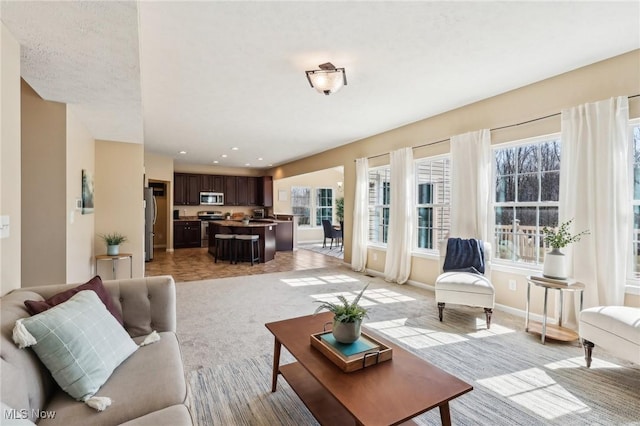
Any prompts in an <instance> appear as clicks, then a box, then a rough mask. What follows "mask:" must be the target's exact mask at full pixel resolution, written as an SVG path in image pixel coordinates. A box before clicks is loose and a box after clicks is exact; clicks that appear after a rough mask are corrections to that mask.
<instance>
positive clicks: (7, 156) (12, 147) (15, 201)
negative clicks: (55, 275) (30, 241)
mask: <svg viewBox="0 0 640 426" xmlns="http://www.w3.org/2000/svg"><path fill="white" fill-rule="evenodd" d="M20 169H21V167H20V45H19V44H18V42H17V41H16V39H14V38H13V36H12V35H11V33H9V31H8V30H7V29H6V28H5V26H4V25H3V24H2V23H1V22H0V215H3V216H5V215H6V216H9V220H10V233H9V237H8V238H3V239H0V295H2V294H5V293H7V292H8V291H11V290H13V289H16V288H19V287H20V283H21V272H22V271H21V268H20V264H21V238H20V228H21V223H22V220H21V215H20V212H21V210H22V205H21V201H20V199H21V197H20V185H21V179H20Z"/></svg>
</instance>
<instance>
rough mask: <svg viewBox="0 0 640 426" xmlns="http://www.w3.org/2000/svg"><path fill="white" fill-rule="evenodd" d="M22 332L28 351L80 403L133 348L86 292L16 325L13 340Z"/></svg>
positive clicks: (114, 323)
mask: <svg viewBox="0 0 640 426" xmlns="http://www.w3.org/2000/svg"><path fill="white" fill-rule="evenodd" d="M21 327H24V329H26V330H27V331H28V334H30V335H31V336H33V338H34V339H35V344H34V345H33V350H34V351H35V352H36V354H37V355H38V357H39V358H40V360H41V361H42V363H43V364H44V365H45V366H46V367H47V368H48V369H49V371H50V372H51V375H52V376H53V378H54V379H55V381H56V382H57V383H58V385H59V386H60V387H61V388H62V389H63V390H64V391H65V392H67V393H69V395H71V396H72V397H74V398H76V399H77V400H81V401H85V400H86V399H87V398H89V397H91V396H93V395H94V394H95V393H96V392H97V391H98V389H100V387H101V386H102V385H103V384H104V382H106V381H107V379H108V378H109V376H111V373H112V372H113V370H114V369H115V368H116V367H117V366H118V365H120V363H121V362H122V361H124V360H125V359H127V358H128V357H129V356H130V355H131V354H132V353H133V352H135V351H136V349H137V348H138V346H137V345H136V344H135V343H134V341H133V340H132V339H131V338H130V337H129V335H128V334H127V332H126V331H125V330H124V328H122V326H121V325H120V324H118V322H117V321H116V320H115V319H114V317H113V315H111V314H110V313H109V312H108V311H107V309H106V307H105V306H104V304H103V303H102V301H100V299H99V298H98V296H97V295H96V293H95V292H94V291H90V290H84V291H81V292H79V293H77V294H75V295H73V296H71V298H70V299H69V300H67V301H66V302H64V303H61V304H59V305H57V306H54V307H53V308H51V309H49V310H47V311H45V312H42V313H40V314H37V315H34V316H32V317H29V318H23V319H20V320H18V321H16V327H15V329H14V336H16V333H20V329H21ZM14 340H16V339H15V338H14ZM16 343H18V341H16Z"/></svg>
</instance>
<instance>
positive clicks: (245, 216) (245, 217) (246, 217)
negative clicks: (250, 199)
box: [242, 215, 251, 225]
mask: <svg viewBox="0 0 640 426" xmlns="http://www.w3.org/2000/svg"><path fill="white" fill-rule="evenodd" d="M249 220H251V217H249V215H244V217H243V218H242V223H244V224H245V225H248V224H249Z"/></svg>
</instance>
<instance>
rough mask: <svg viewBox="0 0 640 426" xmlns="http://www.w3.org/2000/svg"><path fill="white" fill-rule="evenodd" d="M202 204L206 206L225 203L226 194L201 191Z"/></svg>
mask: <svg viewBox="0 0 640 426" xmlns="http://www.w3.org/2000/svg"><path fill="white" fill-rule="evenodd" d="M200 204H201V205H205V206H222V205H224V194H223V193H221V192H201V193H200Z"/></svg>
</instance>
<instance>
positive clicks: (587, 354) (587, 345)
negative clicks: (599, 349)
mask: <svg viewBox="0 0 640 426" xmlns="http://www.w3.org/2000/svg"><path fill="white" fill-rule="evenodd" d="M582 346H583V347H584V360H585V361H587V368H589V367H591V353H592V352H593V347H594V346H595V345H594V344H593V343H592V342H590V341H588V340H587V339H582Z"/></svg>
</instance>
